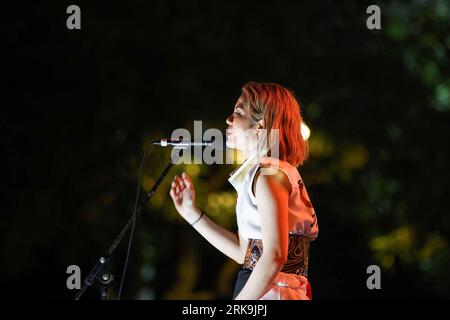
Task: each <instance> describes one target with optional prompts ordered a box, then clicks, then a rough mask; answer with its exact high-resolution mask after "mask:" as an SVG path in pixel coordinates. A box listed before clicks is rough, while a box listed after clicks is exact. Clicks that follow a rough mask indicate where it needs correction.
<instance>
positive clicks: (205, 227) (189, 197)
mask: <svg viewBox="0 0 450 320" xmlns="http://www.w3.org/2000/svg"><path fill="white" fill-rule="evenodd" d="M170 196H171V197H172V199H173V202H174V205H175V208H176V209H177V211H178V213H180V215H181V216H182V217H183V218H184V219H185V220H186V221H187V222H188V223H190V224H193V227H194V228H195V229H196V230H197V231H198V232H199V233H200V234H201V235H202V236H203V237H204V238H205V239H206V240H208V242H209V243H211V244H212V245H213V246H214V247H216V248H217V249H218V250H220V251H221V252H223V253H224V254H225V255H227V256H228V257H230V258H231V259H233V260H235V261H236V262H237V263H240V264H242V263H243V260H244V255H245V251H244V250H245V249H242V248H241V246H240V239H239V237H238V235H237V234H236V233H234V232H231V231H228V230H226V229H225V228H223V227H221V226H219V225H218V224H216V223H215V222H214V221H212V220H211V219H209V218H208V217H207V216H206V215H203V216H202V217H201V218H200V214H201V212H200V210H199V209H198V208H197V207H196V205H195V188H194V185H193V183H192V179H191V177H189V175H187V174H186V173H184V172H183V174H182V176H181V177H178V176H175V177H174V180H173V182H172V185H171V189H170ZM199 218H200V220H199Z"/></svg>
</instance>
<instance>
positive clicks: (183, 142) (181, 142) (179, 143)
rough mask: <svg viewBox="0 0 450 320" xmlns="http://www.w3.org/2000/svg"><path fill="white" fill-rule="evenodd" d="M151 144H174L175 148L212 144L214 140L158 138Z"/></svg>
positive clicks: (165, 145) (162, 145)
mask: <svg viewBox="0 0 450 320" xmlns="http://www.w3.org/2000/svg"><path fill="white" fill-rule="evenodd" d="M152 144H153V145H157V146H161V147H168V146H174V147H177V148H189V147H207V146H212V145H213V144H214V141H203V140H202V141H198V140H172V139H160V140H155V141H153V143H152Z"/></svg>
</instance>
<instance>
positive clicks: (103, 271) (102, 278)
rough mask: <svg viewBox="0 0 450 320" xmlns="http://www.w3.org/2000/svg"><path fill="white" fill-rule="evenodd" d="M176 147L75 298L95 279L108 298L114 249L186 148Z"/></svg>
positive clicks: (102, 295) (105, 297)
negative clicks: (109, 267) (172, 156)
mask: <svg viewBox="0 0 450 320" xmlns="http://www.w3.org/2000/svg"><path fill="white" fill-rule="evenodd" d="M176 149H180V152H179V153H176V154H175V155H174V161H172V160H173V159H171V160H170V161H169V163H168V164H167V166H166V167H165V169H164V170H163V172H162V173H161V175H160V176H159V178H158V180H157V181H156V182H155V184H154V185H153V187H152V189H151V190H150V191H149V192H148V193H147V195H146V196H145V198H144V199H143V200H142V202H141V204H140V205H139V207H138V208H137V209H136V216H135V215H134V212H133V215H132V216H131V218H130V219H129V220H128V222H127V224H126V225H125V227H124V228H123V229H122V231H121V232H120V233H119V235H118V236H117V238H116V240H114V242H113V243H112V245H111V247H110V248H109V250H108V251H107V252H106V254H105V255H104V256H103V257H100V259H99V260H98V262H97V263H96V264H95V266H94V267H93V268H92V269H91V271H90V272H89V274H88V276H87V277H86V279H85V280H84V282H83V287H82V288H81V290H80V291H78V293H77V294H76V295H75V298H74V300H79V299H80V298H81V296H82V295H83V294H84V292H85V291H86V289H87V288H88V287H90V286H92V285H93V284H94V282H95V280H98V281H99V282H100V283H101V284H102V290H101V300H108V291H109V286H110V284H111V282H112V281H113V279H114V275H113V274H112V273H111V272H110V271H109V270H108V269H107V267H106V264H107V263H108V261H109V260H110V259H111V256H112V254H113V253H114V251H115V250H116V248H117V246H118V245H119V244H120V242H121V241H122V239H123V237H124V236H125V234H126V233H127V231H128V229H130V227H131V226H132V224H133V219H134V218H137V216H138V215H139V214H140V213H141V212H142V210H143V209H144V207H145V205H146V204H147V202H148V201H149V200H150V199H151V197H152V196H153V195H154V194H155V192H156V190H157V189H158V187H159V185H160V184H161V182H162V181H163V180H164V178H165V177H166V175H167V173H168V172H169V171H170V169H171V168H172V167H173V165H174V162H178V159H179V158H180V156H181V154H182V152H183V149H184V148H176Z"/></svg>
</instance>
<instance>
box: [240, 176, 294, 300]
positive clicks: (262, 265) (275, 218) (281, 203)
mask: <svg viewBox="0 0 450 320" xmlns="http://www.w3.org/2000/svg"><path fill="white" fill-rule="evenodd" d="M289 186H290V183H289V179H288V177H287V176H286V175H285V174H284V173H283V172H282V171H279V170H278V171H277V172H276V174H274V175H261V176H259V177H258V180H257V182H256V192H255V196H256V201H257V204H258V212H259V214H260V217H261V231H262V242H263V253H262V255H261V257H260V259H259V260H258V262H257V263H256V266H255V268H254V269H253V272H252V273H251V275H250V277H249V279H248V281H247V283H246V284H245V286H244V288H243V289H242V291H241V292H240V293H239V294H238V296H237V297H236V300H256V299H259V298H261V297H262V296H263V295H264V294H265V293H266V292H267V291H268V290H269V288H270V287H269V286H270V285H271V283H272V281H273V280H274V279H275V277H276V275H277V274H278V272H279V271H280V269H281V267H282V266H283V264H284V263H285V262H286V259H287V250H288V239H289V238H288V220H287V219H288V200H289V193H290V191H289Z"/></svg>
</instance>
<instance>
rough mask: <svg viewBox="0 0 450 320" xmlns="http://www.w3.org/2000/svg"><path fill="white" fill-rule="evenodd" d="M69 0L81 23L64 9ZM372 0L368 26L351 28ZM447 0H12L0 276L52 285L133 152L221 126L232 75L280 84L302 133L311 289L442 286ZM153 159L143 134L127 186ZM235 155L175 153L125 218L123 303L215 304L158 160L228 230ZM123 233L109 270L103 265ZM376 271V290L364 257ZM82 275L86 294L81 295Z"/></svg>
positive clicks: (417, 292)
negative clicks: (179, 160)
mask: <svg viewBox="0 0 450 320" xmlns="http://www.w3.org/2000/svg"><path fill="white" fill-rule="evenodd" d="M70 4H77V5H79V6H80V8H81V30H68V29H67V28H66V19H67V17H68V14H66V8H67V6H69V5H70ZM369 4H377V5H379V6H380V8H381V16H382V20H381V21H382V22H381V23H382V29H381V30H369V29H367V27H366V19H367V17H368V14H366V8H367V6H368V5H369ZM449 12H450V10H449V4H448V2H447V1H437V0H436V1H408V2H400V1H389V2H385V1H378V2H376V3H369V2H364V1H339V2H336V1H333V2H332V1H308V2H304V3H300V1H292V2H286V1H280V2H278V1H277V2H272V3H269V2H267V3H265V2H260V1H258V2H256V1H248V2H244V1H240V2H237V1H236V2H230V1H226V2H223V1H222V2H218V1H217V2H216V1H167V0H164V1H162V0H161V1H141V2H140V1H126V2H121V3H120V4H119V3H117V4H111V3H103V2H102V3H95V4H94V3H92V2H88V1H80V2H77V3H72V2H66V1H58V2H54V3H51V2H41V1H35V2H33V3H25V2H24V3H21V2H17V3H16V4H15V5H14V7H11V8H6V9H5V10H4V12H3V13H2V16H3V17H2V27H1V29H2V33H3V36H2V48H3V49H2V70H3V74H4V80H5V81H4V82H3V85H2V87H3V91H4V94H3V99H2V100H3V101H2V108H1V110H2V117H1V142H2V149H3V153H2V158H1V169H2V183H1V188H2V190H1V195H2V199H1V201H2V202H1V207H2V210H1V211H2V212H1V217H2V218H1V225H0V239H1V242H0V245H1V247H0V249H1V251H0V254H1V256H0V261H1V264H0V274H1V279H0V287H1V288H2V295H4V296H5V297H6V298H21V297H24V296H25V297H32V298H41V299H71V298H72V297H73V296H74V294H75V292H73V291H69V290H68V289H67V287H66V278H67V276H68V275H67V274H66V268H67V266H69V265H72V264H76V265H79V266H80V267H81V270H82V276H83V277H84V276H85V275H86V274H87V272H88V271H89V269H90V268H91V266H92V265H93V264H94V263H95V262H96V260H97V259H98V257H100V256H101V255H102V254H103V253H104V252H105V251H106V250H107V249H108V247H109V245H110V244H111V242H112V241H113V239H114V238H115V236H116V235H117V234H118V233H119V231H120V230H121V228H122V226H123V225H124V223H125V222H126V221H127V219H128V217H129V216H130V214H131V212H132V208H133V204H134V197H135V190H136V183H137V178H138V167H139V162H140V159H141V157H142V154H143V152H144V150H145V148H146V146H148V145H149V142H150V141H152V140H153V139H155V138H158V137H159V138H160V137H168V136H170V135H171V132H172V130H174V129H176V128H180V127H182V128H188V129H192V127H193V121H194V120H202V121H203V127H204V129H207V128H218V129H220V130H224V129H225V127H226V125H225V119H226V117H227V116H228V115H229V114H230V113H231V112H232V110H233V106H234V103H235V101H236V100H237V98H238V96H239V94H240V87H241V86H242V85H243V84H244V83H245V82H247V81H250V80H253V81H270V82H277V83H280V84H282V85H284V86H286V87H288V88H290V89H292V90H293V91H294V92H295V93H296V94H297V96H298V97H299V98H300V100H301V103H302V105H303V112H304V117H305V122H306V124H307V125H308V126H309V128H310V129H311V137H310V139H309V143H310V148H311V151H310V158H309V160H308V161H307V162H306V163H305V165H304V166H303V167H301V168H299V170H300V173H301V175H302V177H303V179H304V181H305V184H306V186H307V188H308V191H309V195H310V197H311V200H312V202H313V205H314V206H315V209H316V212H317V214H318V217H319V227H320V232H319V237H318V239H317V241H316V242H314V243H313V244H312V246H311V258H310V281H311V283H312V287H313V296H314V298H315V299H372V298H374V299H379V298H448V297H450V271H449V270H450V268H449V267H450V263H449V262H450V261H449V260H450V255H449V254H450V249H449V237H448V236H449V231H450V216H449V210H448V200H449V199H450V194H449V188H450V183H449V177H448V176H449V175H448V159H449V152H450V150H449V143H448V130H449V124H450V122H449V120H450V80H449V77H448V75H449V62H448V53H449V49H450V36H449V33H448V30H449V21H450V19H449V18H450V14H449ZM169 159H170V153H169V150H165V149H164V150H163V149H158V148H152V149H151V151H150V154H149V156H148V158H147V161H146V163H145V168H144V174H143V178H142V183H141V190H145V191H148V190H149V188H150V187H151V186H152V184H153V182H154V181H155V180H156V179H157V177H158V176H159V173H160V172H161V171H162V169H163V168H164V166H165V164H166V162H167V161H168V160H169ZM234 168H235V165H214V166H207V165H204V164H203V165H181V166H178V167H176V168H174V170H173V171H171V173H170V174H169V176H168V178H167V181H164V183H163V184H162V185H161V187H160V189H159V190H158V192H157V194H156V195H155V196H154V198H152V201H151V203H149V204H148V206H147V208H146V210H145V212H144V214H143V215H142V216H141V217H140V218H139V220H138V225H137V227H136V232H135V238H134V242H133V247H132V252H131V259H130V265H129V270H128V274H127V278H126V281H125V289H124V298H127V299H229V298H230V297H231V292H232V287H233V282H234V277H235V273H236V270H237V268H238V265H237V264H235V263H234V262H232V261H230V260H229V259H227V258H226V257H224V256H222V255H221V254H220V253H219V252H218V251H216V250H215V249H214V248H213V247H211V246H210V245H209V244H208V243H207V242H206V241H204V240H203V239H202V238H201V237H200V236H199V235H198V234H196V233H195V231H193V230H191V229H190V227H189V226H187V224H186V222H184V221H183V220H182V219H181V218H179V217H178V216H177V214H176V212H175V210H174V208H173V205H172V204H171V200H170V197H169V195H168V187H169V185H168V182H169V181H170V180H171V178H172V177H173V174H174V173H179V172H181V171H182V170H186V171H188V172H189V173H190V174H191V175H192V176H193V177H194V179H195V185H196V188H197V199H198V201H197V202H198V206H199V207H201V208H203V209H205V210H206V211H207V212H208V214H210V216H211V218H212V219H214V220H216V221H217V222H218V223H220V224H222V225H223V226H226V227H228V228H235V227H236V226H235V222H234V219H235V217H234V208H233V205H234V201H235V193H234V192H233V189H232V187H231V185H229V184H228V182H227V178H228V174H229V173H230V172H231V171H232V170H233V169H234ZM125 253H126V241H124V242H123V243H122V245H121V246H120V247H119V249H118V250H117V252H116V253H115V255H114V257H113V259H112V261H111V263H110V265H109V266H110V269H111V271H113V273H114V274H116V276H117V279H116V281H115V284H114V288H113V292H112V294H113V296H114V295H115V294H117V289H118V283H119V282H120V281H119V276H120V274H121V272H122V267H123V263H124V259H125ZM371 264H377V265H379V266H380V267H381V271H382V280H381V286H382V289H381V290H372V291H371V290H368V289H367V287H366V279H367V277H368V275H367V274H366V268H367V267H368V266H369V265H371ZM98 289H99V288H97V287H96V288H91V289H89V291H88V292H87V294H86V298H87V299H97V298H98V292H99V291H98Z"/></svg>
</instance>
